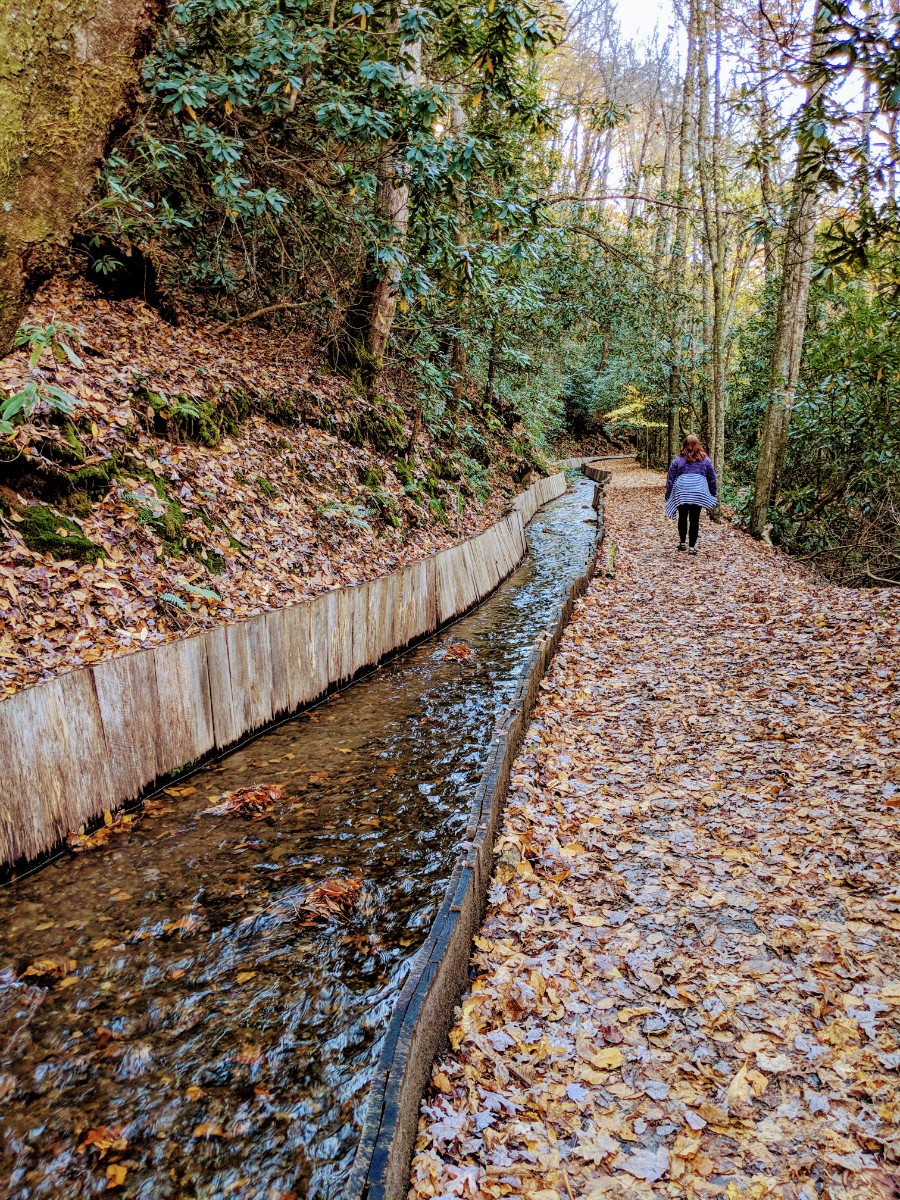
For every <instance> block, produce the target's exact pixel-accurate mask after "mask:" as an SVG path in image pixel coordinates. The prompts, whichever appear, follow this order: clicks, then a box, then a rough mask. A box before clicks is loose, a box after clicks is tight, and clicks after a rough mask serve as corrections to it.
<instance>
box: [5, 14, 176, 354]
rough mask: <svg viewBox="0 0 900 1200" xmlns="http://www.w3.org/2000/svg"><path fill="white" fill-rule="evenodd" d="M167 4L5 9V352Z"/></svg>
mask: <svg viewBox="0 0 900 1200" xmlns="http://www.w3.org/2000/svg"><path fill="white" fill-rule="evenodd" d="M162 10H163V5H162V2H161V0H57V2H56V3H53V4H50V3H47V2H46V0H44V2H43V3H35V4H22V5H18V6H15V5H13V6H5V8H4V12H3V21H2V28H0V354H5V353H6V352H7V351H8V350H9V348H10V346H11V345H12V339H13V335H14V333H15V331H16V328H17V326H18V324H19V322H20V320H21V318H22V314H23V313H24V311H25V308H26V306H27V305H28V302H29V300H30V299H31V296H32V295H33V292H34V288H35V287H36V286H37V284H38V283H39V282H40V281H41V279H43V278H46V277H47V275H49V274H50V272H51V270H52V266H53V260H54V255H55V252H56V251H57V249H58V248H59V247H60V246H62V245H64V244H65V243H66V242H67V241H68V237H69V234H70V232H71V229H72V223H73V221H74V220H75V217H76V216H77V214H78V211H79V209H80V208H81V207H82V206H83V204H84V202H85V198H86V196H87V195H88V194H89V193H90V191H91V189H92V188H93V186H94V182H95V174H96V170H97V165H98V163H99V162H100V159H101V158H102V156H103V152H104V150H105V149H106V145H107V142H108V141H109V138H110V135H111V133H112V131H113V126H114V125H115V124H116V122H118V121H120V120H122V118H124V117H125V115H126V114H127V112H128V110H129V107H130V106H131V104H133V102H134V100H135V95H136V85H137V80H138V64H139V60H140V58H141V57H142V55H143V53H144V52H145V51H146V49H147V47H148V44H149V35H150V34H151V32H152V30H153V29H154V27H155V24H156V21H157V19H158V17H159V15H160V13H161V12H162Z"/></svg>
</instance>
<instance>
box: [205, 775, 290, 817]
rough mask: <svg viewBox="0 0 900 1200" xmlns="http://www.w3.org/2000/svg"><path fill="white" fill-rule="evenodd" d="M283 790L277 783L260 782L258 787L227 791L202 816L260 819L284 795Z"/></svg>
mask: <svg viewBox="0 0 900 1200" xmlns="http://www.w3.org/2000/svg"><path fill="white" fill-rule="evenodd" d="M283 794H284V793H283V791H282V789H281V788H280V787H278V786H277V785H275V784H264V783H263V784H259V785H257V786H256V787H249V788H238V789H237V791H234V792H225V793H223V795H222V796H221V797H220V798H219V803H218V804H214V805H213V806H212V807H211V808H204V809H202V810H201V812H200V816H201V817H249V818H250V819H251V820H259V819H260V818H261V817H264V816H265V815H266V813H268V812H269V811H270V810H271V809H272V807H273V805H275V804H277V803H278V801H279V800H280V799H281V798H282V796H283Z"/></svg>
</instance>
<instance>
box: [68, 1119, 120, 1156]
mask: <svg viewBox="0 0 900 1200" xmlns="http://www.w3.org/2000/svg"><path fill="white" fill-rule="evenodd" d="M124 1130H125V1126H124V1125H98V1126H97V1128H96V1129H89V1130H88V1131H87V1133H86V1134H85V1135H84V1137H83V1139H82V1141H81V1144H80V1146H79V1147H78V1152H79V1154H84V1152H85V1151H86V1150H88V1149H90V1148H91V1147H93V1148H94V1149H95V1150H99V1151H100V1157H101V1158H103V1157H104V1155H105V1154H106V1153H107V1151H109V1150H124V1149H125V1148H126V1147H127V1145H128V1138H127V1137H125V1136H124Z"/></svg>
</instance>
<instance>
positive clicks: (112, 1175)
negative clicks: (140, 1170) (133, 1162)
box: [106, 1163, 128, 1191]
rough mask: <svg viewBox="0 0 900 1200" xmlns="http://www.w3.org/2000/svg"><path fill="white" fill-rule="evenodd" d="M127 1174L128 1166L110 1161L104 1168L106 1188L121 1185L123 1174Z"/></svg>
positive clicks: (123, 1178)
mask: <svg viewBox="0 0 900 1200" xmlns="http://www.w3.org/2000/svg"><path fill="white" fill-rule="evenodd" d="M127 1174H128V1168H127V1167H123V1166H122V1164H121V1163H110V1164H109V1166H108V1167H107V1168H106V1188H107V1191H108V1190H109V1189H110V1188H117V1187H121V1186H122V1184H123V1183H124V1182H125V1176H126V1175H127Z"/></svg>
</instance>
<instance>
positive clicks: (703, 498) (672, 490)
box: [666, 454, 719, 518]
mask: <svg viewBox="0 0 900 1200" xmlns="http://www.w3.org/2000/svg"><path fill="white" fill-rule="evenodd" d="M718 490H719V488H718V480H717V479H716V472H715V468H714V467H713V465H712V460H711V459H709V458H702V459H701V460H700V462H688V460H687V459H686V458H684V457H683V456H682V455H680V454H679V455H678V457H677V458H673V459H672V464H671V466H670V467H669V474H668V477H667V479H666V515H667V516H669V517H672V518H674V517H676V516H677V515H678V509H679V506H680V505H682V504H699V505H700V507H701V508H706V509H710V508H715V506H716V493H717V492H718Z"/></svg>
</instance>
